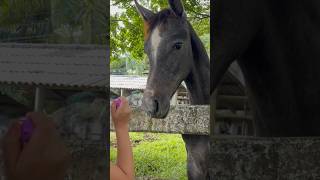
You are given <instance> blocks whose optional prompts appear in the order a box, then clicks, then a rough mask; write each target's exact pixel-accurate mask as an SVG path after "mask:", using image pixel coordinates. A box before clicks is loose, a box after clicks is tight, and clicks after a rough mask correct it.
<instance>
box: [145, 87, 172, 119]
mask: <svg viewBox="0 0 320 180" xmlns="http://www.w3.org/2000/svg"><path fill="white" fill-rule="evenodd" d="M169 108H170V101H169V100H165V98H161V97H158V96H155V95H153V91H150V90H149V91H148V90H146V91H145V93H144V95H143V99H142V109H143V110H144V111H145V112H146V113H147V114H148V115H149V116H151V117H152V118H161V119H163V118H165V117H166V116H167V114H168V112H169Z"/></svg>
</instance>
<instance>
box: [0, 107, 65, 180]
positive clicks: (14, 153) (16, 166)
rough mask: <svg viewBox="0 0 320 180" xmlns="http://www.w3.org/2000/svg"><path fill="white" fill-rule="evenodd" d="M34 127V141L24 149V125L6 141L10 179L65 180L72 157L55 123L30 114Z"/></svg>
mask: <svg viewBox="0 0 320 180" xmlns="http://www.w3.org/2000/svg"><path fill="white" fill-rule="evenodd" d="M27 117H29V118H31V119H32V121H33V124H34V127H35V128H34V131H33V133H32V136H31V139H30V141H29V142H28V143H27V144H25V145H24V146H23V149H21V141H20V137H21V132H20V131H21V124H20V123H19V122H18V121H17V122H15V123H14V124H13V125H12V127H11V128H9V131H8V133H7V134H6V136H5V138H4V144H3V145H4V146H3V152H4V157H5V167H6V174H7V176H8V179H14V180H22V179H25V180H43V179H46V180H63V179H64V176H65V175H66V171H67V168H68V165H69V163H70V160H71V156H70V154H69V152H68V150H67V148H66V146H65V145H64V144H63V141H62V140H61V139H60V137H59V135H58V132H57V131H56V129H55V125H54V123H53V121H52V120H50V119H49V118H48V117H46V116H45V115H44V114H41V113H28V114H27Z"/></svg>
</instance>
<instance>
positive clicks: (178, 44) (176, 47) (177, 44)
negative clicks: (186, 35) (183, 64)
mask: <svg viewBox="0 0 320 180" xmlns="http://www.w3.org/2000/svg"><path fill="white" fill-rule="evenodd" d="M181 47H182V43H181V42H177V43H175V44H174V45H173V48H174V49H176V50H179V49H181Z"/></svg>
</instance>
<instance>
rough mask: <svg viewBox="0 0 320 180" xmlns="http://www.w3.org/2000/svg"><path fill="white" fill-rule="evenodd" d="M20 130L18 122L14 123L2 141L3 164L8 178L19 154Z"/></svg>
mask: <svg viewBox="0 0 320 180" xmlns="http://www.w3.org/2000/svg"><path fill="white" fill-rule="evenodd" d="M20 130H21V125H20V122H19V121H15V122H14V123H13V124H12V125H11V126H10V128H9V129H8V132H7V134H6V135H5V137H4V139H3V153H4V163H5V167H6V171H7V173H8V176H11V175H12V173H13V172H14V170H15V168H16V164H17V162H18V159H19V156H20V153H21V141H20V134H21V133H20Z"/></svg>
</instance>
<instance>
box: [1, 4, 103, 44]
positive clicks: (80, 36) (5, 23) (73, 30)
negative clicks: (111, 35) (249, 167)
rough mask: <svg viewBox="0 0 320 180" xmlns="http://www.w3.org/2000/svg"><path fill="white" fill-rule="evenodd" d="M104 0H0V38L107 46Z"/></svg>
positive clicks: (13, 40) (15, 40)
mask: <svg viewBox="0 0 320 180" xmlns="http://www.w3.org/2000/svg"><path fill="white" fill-rule="evenodd" d="M106 3H107V1H104V0H68V1H65V0H52V1H47V0H28V1H26V0H0V27H1V28H0V38H1V41H10V42H46V43H48V42H49V43H92V44H97V43H98V44H104V43H106V31H107V25H108V20H109V18H108V17H109V16H108V15H107V13H106V12H107V7H109V6H107V4H106Z"/></svg>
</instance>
